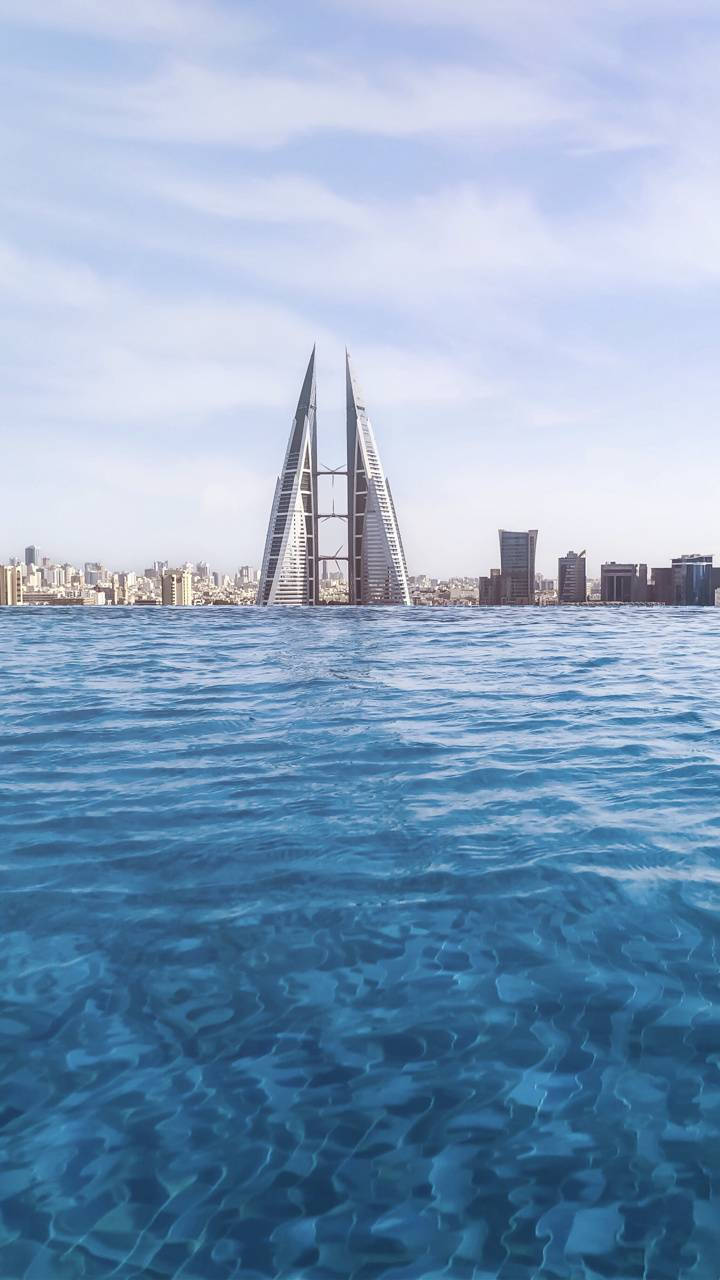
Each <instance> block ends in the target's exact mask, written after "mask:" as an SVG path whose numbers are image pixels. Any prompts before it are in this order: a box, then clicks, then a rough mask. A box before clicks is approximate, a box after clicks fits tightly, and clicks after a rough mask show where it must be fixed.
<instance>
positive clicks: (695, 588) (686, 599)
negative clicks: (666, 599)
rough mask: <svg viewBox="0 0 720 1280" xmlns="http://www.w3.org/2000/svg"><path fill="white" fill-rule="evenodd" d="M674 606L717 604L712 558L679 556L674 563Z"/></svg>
mask: <svg viewBox="0 0 720 1280" xmlns="http://www.w3.org/2000/svg"><path fill="white" fill-rule="evenodd" d="M672 579H673V604H676V605H687V606H690V607H699V606H708V605H713V604H714V603H715V592H714V589H713V566H712V556H679V557H678V558H677V560H673V562H672Z"/></svg>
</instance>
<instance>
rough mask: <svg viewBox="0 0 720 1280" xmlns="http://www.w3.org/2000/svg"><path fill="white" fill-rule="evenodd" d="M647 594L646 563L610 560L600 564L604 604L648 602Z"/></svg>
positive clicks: (601, 591) (601, 595) (601, 592)
mask: <svg viewBox="0 0 720 1280" xmlns="http://www.w3.org/2000/svg"><path fill="white" fill-rule="evenodd" d="M647 594H648V592H647V565H646V564H618V563H617V562H616V561H615V560H610V561H608V563H607V564H603V565H601V566H600V598H601V600H602V601H603V603H604V604H646V603H647Z"/></svg>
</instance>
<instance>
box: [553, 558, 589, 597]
mask: <svg viewBox="0 0 720 1280" xmlns="http://www.w3.org/2000/svg"><path fill="white" fill-rule="evenodd" d="M586 600H587V578H586V573H585V552H584V551H568V553H567V555H566V556H560V559H559V560H558V604H585V601H586Z"/></svg>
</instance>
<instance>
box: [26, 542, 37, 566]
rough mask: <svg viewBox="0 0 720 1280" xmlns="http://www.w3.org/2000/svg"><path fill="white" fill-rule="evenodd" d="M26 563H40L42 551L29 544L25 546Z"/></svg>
mask: <svg viewBox="0 0 720 1280" xmlns="http://www.w3.org/2000/svg"><path fill="white" fill-rule="evenodd" d="M25 563H26V565H31V564H39V563H40V552H39V551H38V549H37V547H33V546H29V547H26V548H25Z"/></svg>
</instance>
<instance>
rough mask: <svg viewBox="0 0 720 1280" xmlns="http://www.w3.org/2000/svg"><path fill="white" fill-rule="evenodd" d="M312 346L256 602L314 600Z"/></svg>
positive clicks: (279, 483)
mask: <svg viewBox="0 0 720 1280" xmlns="http://www.w3.org/2000/svg"><path fill="white" fill-rule="evenodd" d="M315 429H316V395H315V348H314V347H313V352H312V355H311V356H310V363H309V365H308V367H307V373H306V374H305V380H304V382H303V385H302V390H301V392H300V399H299V400H298V407H297V410H296V412H295V417H294V419H293V424H292V427H291V430H290V439H289V441H288V447H287V453H286V454H285V462H284V464H283V469H282V473H281V474H280V476H279V477H278V481H277V484H276V486H275V497H274V499H273V504H272V510H271V512H270V523H269V525H268V531H267V538H266V539H265V554H264V556H263V562H262V571H261V574H260V585H259V587H258V594H257V603H258V604H262V605H267V604H300V605H302V604H317V603H318V543H317V509H318V508H317V442H316V434H315Z"/></svg>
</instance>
